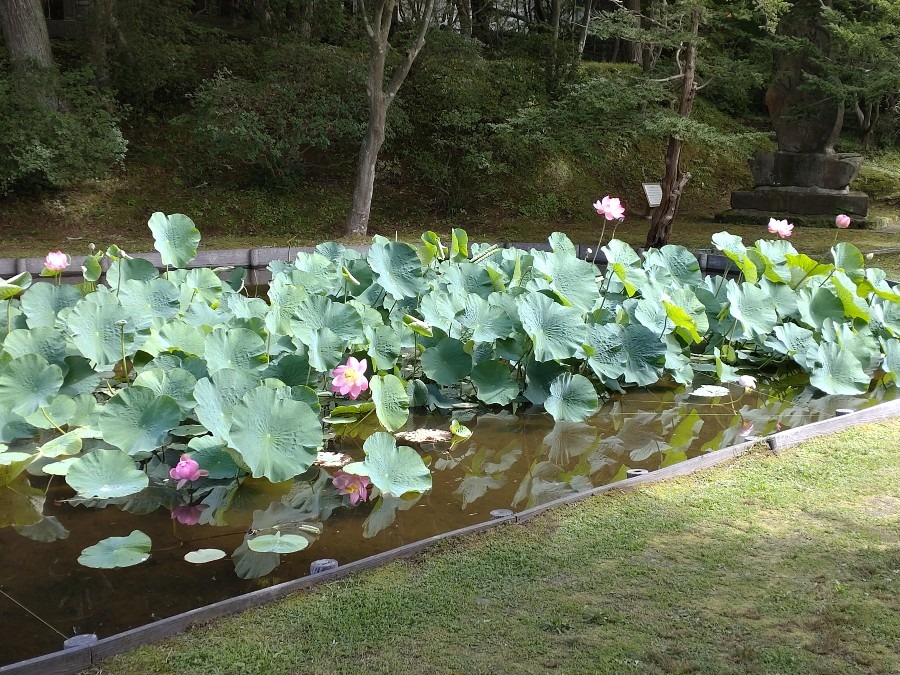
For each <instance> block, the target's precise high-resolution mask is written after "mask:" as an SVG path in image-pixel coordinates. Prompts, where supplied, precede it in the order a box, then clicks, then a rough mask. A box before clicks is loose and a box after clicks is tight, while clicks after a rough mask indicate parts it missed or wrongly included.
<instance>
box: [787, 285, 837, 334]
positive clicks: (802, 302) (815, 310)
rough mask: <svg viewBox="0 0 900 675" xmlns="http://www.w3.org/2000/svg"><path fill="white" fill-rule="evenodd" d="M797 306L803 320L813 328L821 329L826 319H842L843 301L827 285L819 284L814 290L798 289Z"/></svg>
mask: <svg viewBox="0 0 900 675" xmlns="http://www.w3.org/2000/svg"><path fill="white" fill-rule="evenodd" d="M797 304H798V306H799V308H800V315H801V316H802V317H803V321H804V322H805V323H806V324H808V325H809V326H812V327H814V328H818V329H819V330H821V329H822V325H823V324H824V323H825V321H827V320H828V319H831V320H832V321H843V320H844V303H843V302H841V299H840V298H839V297H837V295H836V294H835V292H834V291H833V290H832V289H831V288H829V287H827V286H819V287H818V288H816V289H815V290H810V289H808V288H802V289H800V293H799V299H798V303H797Z"/></svg>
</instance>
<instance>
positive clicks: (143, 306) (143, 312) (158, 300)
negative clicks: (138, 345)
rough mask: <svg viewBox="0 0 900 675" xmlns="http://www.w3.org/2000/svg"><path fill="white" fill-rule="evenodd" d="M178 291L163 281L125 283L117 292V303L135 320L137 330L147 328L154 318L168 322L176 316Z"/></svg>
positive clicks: (169, 283)
mask: <svg viewBox="0 0 900 675" xmlns="http://www.w3.org/2000/svg"><path fill="white" fill-rule="evenodd" d="M178 296H179V292H178V289H177V288H176V287H175V285H174V284H172V283H171V282H169V281H166V280H165V279H153V280H152V281H137V280H131V281H127V282H125V283H124V284H123V285H122V289H121V291H120V292H119V302H120V303H121V304H122V307H124V308H125V310H126V311H127V312H128V314H129V315H130V316H132V317H134V318H135V323H137V324H138V327H139V328H146V327H149V326H150V324H151V322H152V320H153V318H154V317H161V318H163V319H165V320H167V321H168V320H169V319H172V318H174V317H175V315H176V314H178V310H179V305H178Z"/></svg>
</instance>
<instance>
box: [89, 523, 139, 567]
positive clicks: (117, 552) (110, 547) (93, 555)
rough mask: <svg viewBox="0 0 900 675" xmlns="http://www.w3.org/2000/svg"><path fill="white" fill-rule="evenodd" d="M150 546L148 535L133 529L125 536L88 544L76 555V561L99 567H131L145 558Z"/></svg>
mask: <svg viewBox="0 0 900 675" xmlns="http://www.w3.org/2000/svg"><path fill="white" fill-rule="evenodd" d="M152 546H153V544H152V543H151V541H150V537H148V536H147V535H146V534H144V533H143V532H141V531H140V530H134V531H133V532H132V533H131V534H129V535H128V536H127V537H107V538H106V539H104V540H103V541H99V542H97V543H96V544H94V545H93V546H88V547H87V548H86V549H84V550H83V551H82V552H81V555H80V556H78V563H79V564H81V565H84V566H85V567H96V568H100V569H113V568H116V567H131V566H132V565H138V564H140V563H142V562H144V561H145V560H147V559H148V558H149V557H150V548H151V547H152Z"/></svg>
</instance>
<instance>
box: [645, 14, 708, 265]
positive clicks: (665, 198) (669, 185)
mask: <svg viewBox="0 0 900 675" xmlns="http://www.w3.org/2000/svg"><path fill="white" fill-rule="evenodd" d="M690 22H691V23H690V29H689V32H688V34H687V35H686V36H685V40H684V42H685V43H686V44H685V46H684V51H685V58H684V65H683V66H681V67H680V71H681V72H680V73H679V76H680V79H681V101H680V104H679V106H678V114H679V115H680V116H681V117H683V118H685V119H687V118H690V116H691V111H692V110H693V108H694V98H695V97H696V95H697V39H698V33H699V29H700V9H699V8H698V7H694V8H693V9H691V14H690ZM679 51H681V49H679ZM676 62H677V63H679V64H681V60H680V59H679V58H676ZM682 147H684V140H683V139H682V138H681V137H679V136H678V135H676V134H672V135H671V136H669V143H668V147H667V148H666V173H665V176H664V177H663V182H662V201H661V202H660V205H659V207H658V208H657V209H656V210H655V211H654V212H653V220H652V221H651V223H650V231H649V232H647V243H646V246H647V248H651V247H654V248H660V247H662V246H665V245H666V244H668V243H669V237H670V236H671V234H672V222H673V221H674V220H675V214H676V213H677V212H678V204H679V202H680V201H681V195H682V193H683V192H684V187H685V186H686V185H687V182H688V181H689V180H690V179H691V174H690V173H688V172H687V171H682V170H681V149H682Z"/></svg>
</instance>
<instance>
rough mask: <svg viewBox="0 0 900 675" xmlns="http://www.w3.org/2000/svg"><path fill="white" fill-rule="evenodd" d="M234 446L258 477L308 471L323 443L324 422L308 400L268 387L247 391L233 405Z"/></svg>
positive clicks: (281, 478) (287, 476) (286, 476)
mask: <svg viewBox="0 0 900 675" xmlns="http://www.w3.org/2000/svg"><path fill="white" fill-rule="evenodd" d="M229 437H230V439H231V445H232V447H233V448H234V449H235V450H237V451H238V452H239V453H241V457H242V458H243V460H244V462H246V464H247V466H248V467H250V470H251V472H252V474H253V476H254V477H255V478H259V477H265V478H268V479H269V480H270V481H273V482H278V481H284V480H288V479H290V478H293V477H294V476H296V475H297V474H300V473H303V472H304V471H306V470H307V469H308V468H309V467H310V466H311V465H312V463H313V462H314V461H315V459H316V450H317V449H318V447H319V446H321V445H322V440H323V437H322V425H321V423H320V422H319V418H318V416H317V415H316V413H314V412H313V411H312V409H311V408H310V407H309V406H308V405H306V404H305V403H301V402H299V401H294V400H292V399H289V398H279V396H278V394H277V393H276V392H275V391H274V390H273V389H270V388H269V387H266V386H259V387H256V388H255V389H252V390H251V391H249V392H247V393H246V394H245V395H244V397H243V398H242V399H241V400H240V402H239V403H237V404H236V405H235V406H234V410H233V412H232V423H231V429H230V431H229Z"/></svg>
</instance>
